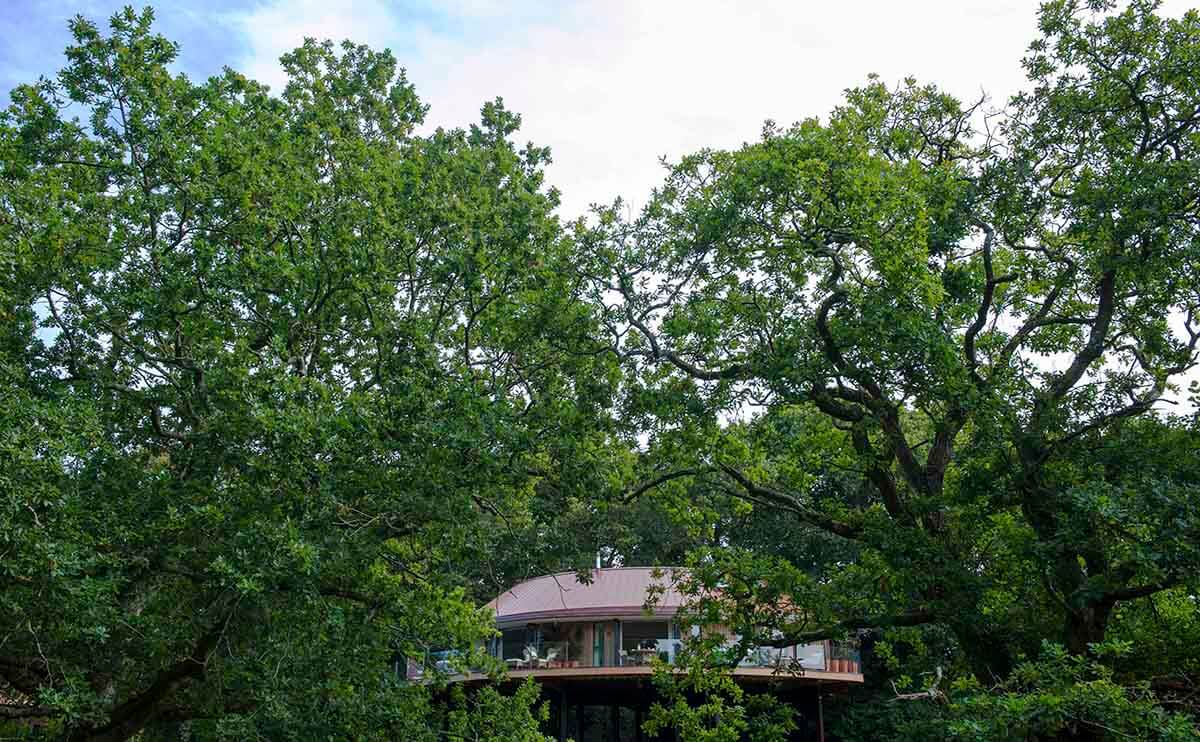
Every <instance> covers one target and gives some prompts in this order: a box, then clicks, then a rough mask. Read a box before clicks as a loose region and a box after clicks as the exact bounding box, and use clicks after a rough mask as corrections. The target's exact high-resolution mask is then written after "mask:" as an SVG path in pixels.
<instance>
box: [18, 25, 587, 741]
mask: <svg viewBox="0 0 1200 742" xmlns="http://www.w3.org/2000/svg"><path fill="white" fill-rule="evenodd" d="M151 20H152V15H151V13H150V12H149V11H146V12H144V13H142V14H135V13H133V11H128V10H127V11H126V12H124V13H122V14H119V15H117V16H115V17H114V18H113V19H112V23H111V30H110V31H109V32H108V33H103V32H101V30H100V29H99V28H98V27H97V26H95V25H93V24H92V23H90V22H88V21H86V20H84V19H77V20H76V21H74V23H73V24H72V30H73V32H74V35H75V44H74V45H73V46H71V47H70V48H69V49H68V51H67V56H68V58H69V66H68V67H67V68H66V69H65V70H63V71H62V73H61V74H60V75H59V76H58V77H57V78H56V79H55V80H43V81H41V82H40V83H38V84H35V85H29V86H25V87H22V88H18V89H17V90H16V91H14V94H13V102H12V105H11V106H10V107H9V108H8V109H7V111H5V113H4V114H3V118H2V119H0V163H2V165H0V241H2V242H3V245H4V250H3V277H2V281H3V283H2V284H0V302H2V304H0V314H2V315H3V318H4V321H3V323H2V327H3V333H4V337H3V341H2V345H0V374H2V375H3V385H2V387H0V388H2V390H3V391H2V394H3V403H2V404H0V417H2V419H3V423H2V424H0V430H2V431H3V432H2V434H0V435H2V437H0V440H2V443H0V458H2V461H3V465H2V466H0V471H3V473H2V474H0V491H2V492H3V493H4V495H3V500H2V502H3V506H2V508H0V534H2V535H0V553H2V554H3V566H2V567H0V584H2V585H3V590H2V591H0V605H2V606H3V609H2V610H0V616H2V618H0V635H3V637H4V638H3V641H2V643H0V679H2V680H3V684H2V685H0V687H2V688H3V689H4V693H5V696H6V698H7V697H8V696H10V695H13V696H14V697H16V695H15V694H19V697H20V698H21V699H24V700H25V701H27V702H28V703H22V704H19V705H18V706H17V707H15V708H9V707H5V708H4V709H3V710H4V711H5V713H6V715H9V714H14V715H17V716H21V717H24V718H35V719H43V720H46V721H48V722H49V723H50V728H52V729H62V730H64V732H65V733H69V736H70V738H72V739H80V740H83V739H125V738H128V737H129V736H130V735H132V734H134V733H136V732H138V731H139V730H142V729H144V728H145V727H146V726H147V725H149V724H154V723H160V722H163V723H165V722H174V721H183V720H202V719H207V720H215V721H214V722H204V723H213V724H216V726H215V727H213V728H214V729H218V730H219V733H220V734H221V735H224V736H230V735H232V736H237V737H245V738H248V737H252V736H256V735H258V736H265V737H269V738H279V737H281V736H289V737H303V738H307V737H323V738H327V737H330V736H338V737H349V736H359V735H363V734H367V735H369V736H377V737H387V738H396V737H401V736H403V737H408V738H412V739H427V738H428V739H432V737H429V735H430V734H433V733H434V732H436V730H437V725H436V724H433V725H432V726H430V727H429V728H428V729H426V728H425V726H423V719H425V718H426V716H428V714H430V713H433V711H434V710H433V709H431V707H429V705H428V700H429V691H428V689H426V688H424V687H420V686H401V685H400V684H399V683H398V682H397V681H398V679H397V678H394V677H393V679H392V681H390V682H389V681H388V680H387V678H388V676H389V674H391V675H394V672H393V668H394V664H395V663H396V662H397V661H398V659H399V658H402V657H407V658H417V659H420V658H422V657H423V656H424V654H425V652H426V650H427V649H429V648H430V647H457V648H460V649H463V650H467V649H469V648H470V647H472V646H473V644H474V643H475V642H476V641H478V640H479V639H480V638H482V637H485V636H487V635H488V633H489V632H490V631H491V623H490V617H489V616H488V615H486V614H485V612H483V611H481V610H480V609H479V607H478V606H479V605H480V604H481V603H482V602H483V601H484V600H486V598H487V597H488V596H490V595H491V594H494V593H495V592H498V591H499V590H500V589H501V588H502V587H503V586H505V585H507V583H509V582H510V581H511V580H512V578H513V576H524V575H525V574H527V573H529V572H533V573H537V572H540V571H542V569H544V568H545V565H543V564H541V563H539V561H538V560H542V561H546V560H551V559H555V558H560V557H556V552H554V551H553V549H552V548H549V547H547V548H545V549H543V544H542V542H541V541H539V540H538V539H537V538H536V532H535V531H533V530H532V529H533V524H534V523H535V522H536V519H537V518H538V514H537V511H536V509H535V507H534V505H533V502H534V498H535V495H537V492H536V490H537V488H538V487H541V488H543V489H545V488H554V492H555V493H556V494H555V496H556V497H559V498H564V499H565V498H568V497H570V496H573V494H575V493H578V492H580V491H586V490H587V489H589V488H594V485H593V483H592V482H591V481H590V479H589V477H591V476H595V475H594V474H588V471H589V469H588V468H587V467H586V466H584V467H583V468H582V469H580V470H579V471H572V472H570V474H569V475H567V469H568V468H569V467H570V466H574V465H578V464H579V462H586V460H588V459H589V457H591V456H592V454H591V453H590V452H589V451H590V450H591V449H595V450H597V451H601V450H602V449H603V448H604V446H605V445H606V444H605V440H606V439H607V433H606V432H605V425H604V422H603V421H604V415H603V414H601V412H602V411H603V410H604V409H605V408H606V406H607V395H608V393H609V392H608V386H609V382H608V378H609V376H610V375H611V369H608V368H606V367H605V364H606V363H608V364H609V365H611V363H610V362H608V361H607V360H606V359H604V358H596V357H589V356H579V355H576V354H571V353H569V352H567V351H565V350H564V348H567V347H569V346H570V344H571V343H572V342H574V341H573V338H575V337H577V336H582V335H583V334H584V333H587V332H588V325H589V322H590V318H589V315H588V312H587V310H586V307H585V305H583V304H581V303H580V302H578V301H577V300H576V298H575V293H576V285H575V284H573V283H572V280H571V274H570V272H569V271H568V270H566V263H567V261H568V259H569V257H570V256H569V253H568V252H567V251H566V250H565V246H566V243H565V242H564V241H563V240H562V239H561V235H560V229H559V227H558V222H557V219H556V218H555V217H554V215H553V209H554V207H555V204H556V195H555V193H554V192H553V191H552V190H549V189H547V188H546V187H545V185H544V183H543V177H542V167H543V165H544V164H545V162H546V161H547V157H548V153H547V151H546V150H545V149H542V148H539V147H536V146H533V145H529V146H526V147H518V146H517V145H515V144H514V143H513V142H512V140H511V135H512V134H513V133H514V132H515V131H516V129H517V127H518V125H519V122H520V119H519V117H517V116H516V115H515V114H513V113H511V112H509V111H508V110H506V109H505V108H504V106H503V105H502V103H501V102H500V101H495V102H491V103H487V104H486V105H484V106H483V110H482V118H481V121H480V123H479V124H478V125H476V126H472V127H471V128H470V129H468V130H449V131H447V130H440V129H439V130H437V131H436V132H434V133H432V134H429V135H425V136H420V135H417V134H416V133H415V130H416V127H417V126H418V125H419V124H420V123H421V121H422V120H423V117H424V115H425V113H426V108H425V106H424V105H422V104H421V102H420V101H419V99H418V98H417V96H416V94H415V93H414V91H413V89H412V86H411V85H410V84H409V83H408V82H407V81H406V79H405V77H404V75H403V73H402V72H400V71H398V70H397V67H396V62H395V60H394V59H393V58H392V57H391V55H390V54H388V53H386V52H385V53H379V52H373V51H371V50H369V49H366V48H364V47H359V46H354V45H351V44H349V43H346V44H344V45H342V46H340V47H337V46H334V45H332V44H330V43H317V42H313V41H309V42H307V43H305V45H304V46H303V47H301V48H299V49H297V50H296V51H294V52H292V53H290V54H288V55H286V56H285V57H284V58H283V64H284V68H285V70H286V71H287V74H288V80H289V82H288V84H287V86H286V87H285V88H284V89H283V90H282V91H279V93H278V94H277V95H273V94H271V93H270V92H269V91H268V90H267V89H266V88H265V87H263V86H262V85H260V84H258V83H256V82H254V81H252V80H248V79H246V78H245V77H243V76H241V75H239V74H237V73H236V72H233V71H231V70H227V71H226V72H225V73H223V74H222V75H220V76H217V77H213V78H211V79H209V80H206V81H204V82H200V83H197V82H193V81H191V80H188V79H187V78H185V77H184V76H182V75H175V74H172V73H171V72H169V65H170V64H171V62H172V60H173V59H174V58H175V55H176V53H177V47H176V45H175V44H173V43H171V42H169V41H167V40H165V39H163V38H162V37H160V36H157V35H155V34H154V33H153V31H152V29H151ZM76 116H81V117H83V118H82V120H80V119H79V118H76ZM551 546H552V545H551ZM518 547H522V548H521V549H518ZM543 551H544V552H545V553H544V554H543V553H542V552H543ZM553 565H554V566H557V562H553ZM197 723H200V722H197ZM422 730H424V731H422ZM505 738H506V739H508V738H513V737H508V736H506V737H505Z"/></svg>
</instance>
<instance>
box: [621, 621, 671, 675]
mask: <svg viewBox="0 0 1200 742" xmlns="http://www.w3.org/2000/svg"><path fill="white" fill-rule="evenodd" d="M669 637H670V626H669V625H668V623H667V622H666V621H626V622H625V623H623V624H621V660H622V663H623V664H626V665H648V664H650V662H651V661H652V660H653V659H654V658H655V657H657V656H659V655H660V654H663V653H667V654H669V650H668V649H667V647H666V643H667V641H668V639H669Z"/></svg>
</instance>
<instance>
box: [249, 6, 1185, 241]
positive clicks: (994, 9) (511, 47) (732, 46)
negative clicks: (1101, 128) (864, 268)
mask: <svg viewBox="0 0 1200 742" xmlns="http://www.w3.org/2000/svg"><path fill="white" fill-rule="evenodd" d="M1177 4H1179V2H1178V0H1177V2H1174V3H1169V5H1170V6H1173V5H1177ZM1037 5H1038V3H1037V0H926V2H922V3H900V2H890V1H889V2H877V1H872V0H844V1H843V2H830V1H828V0H805V1H797V0H763V1H761V2H719V1H717V0H652V1H647V0H582V1H581V2H577V3H569V4H568V3H563V4H562V5H561V6H559V7H557V8H556V7H555V6H554V5H548V4H544V3H538V2H533V1H532V0H504V1H502V0H451V1H449V2H434V0H426V2H425V3H424V4H423V5H421V6H419V8H418V10H417V11H416V12H413V11H412V9H411V6H410V9H409V10H408V11H404V10H401V9H400V8H399V6H396V5H391V4H388V3H387V2H385V1H384V0H350V1H348V2H341V3H336V4H334V3H327V2H322V1H321V0H299V1H298V2H297V1H293V0H273V2H271V3H268V4H267V5H264V6H261V7H260V8H259V9H258V10H256V11H254V12H251V13H249V14H245V15H242V16H240V17H239V18H238V24H239V26H240V27H241V29H242V30H244V31H245V32H246V34H247V35H248V36H249V38H250V39H251V41H252V47H251V49H250V52H249V54H248V55H247V57H246V59H245V60H243V63H242V64H241V65H240V68H241V69H242V70H243V71H245V72H246V73H247V74H250V75H252V76H254V77H257V78H258V79H261V80H264V81H267V82H270V83H272V85H273V87H276V88H277V87H278V85H279V83H280V82H281V80H282V77H281V73H280V72H279V69H278V64H277V63H276V60H277V58H278V57H279V55H280V54H281V53H283V52H284V51H286V50H288V49H291V48H293V47H295V46H296V45H298V44H299V43H300V42H301V40H302V39H303V37H304V36H315V37H318V38H332V39H335V40H341V39H343V38H351V39H353V40H355V41H357V42H361V43H366V44H370V45H371V46H374V47H377V48H382V47H385V46H386V47H390V48H392V49H393V50H394V51H396V52H397V57H398V58H399V60H400V63H401V65H403V66H404V67H406V68H407V69H408V72H409V77H410V78H411V79H412V80H413V82H414V83H415V84H416V86H417V92H418V93H419V94H420V95H421V97H422V98H423V99H424V100H425V101H426V102H427V103H429V104H431V106H432V110H431V112H430V115H429V123H430V124H431V125H432V126H438V125H444V126H461V125H465V124H468V123H470V122H472V121H474V120H476V118H477V114H478V110H479V107H480V105H481V104H482V103H483V102H484V101H486V100H490V99H492V98H494V97H496V96H497V95H500V96H503V97H504V99H505V101H506V103H507V104H508V106H509V107H510V108H512V109H513V110H516V111H518V112H520V113H521V114H522V115H523V117H524V128H523V130H522V132H521V134H520V136H521V137H522V138H524V139H528V140H531V141H534V142H536V143H537V144H541V145H550V147H551V148H552V150H553V152H554V159H555V162H554V164H553V165H552V166H551V168H550V171H549V178H550V181H551V182H552V183H554V184H555V185H557V186H558V187H559V188H561V189H562V191H563V214H564V216H568V217H570V216H575V215H578V214H580V213H582V212H583V211H584V210H585V209H586V208H587V205H588V204H589V203H591V202H597V201H599V202H607V201H609V200H611V199H612V198H613V197H615V196H618V195H620V196H623V197H625V198H626V199H627V200H630V201H633V202H634V203H635V204H637V203H641V202H644V200H645V196H646V194H647V193H648V191H649V189H650V188H651V187H652V186H653V184H654V183H656V182H657V181H658V180H659V178H660V175H661V170H660V168H659V166H658V158H659V157H660V156H662V155H666V156H668V157H670V158H676V157H679V156H680V155H683V154H685V153H687V152H690V151H693V150H696V149H699V148H701V147H705V146H715V147H732V146H737V145H738V144H740V143H742V142H744V141H748V140H752V139H755V138H756V137H757V136H758V132H759V130H760V128H761V126H762V123H763V121H764V120H765V119H767V118H772V119H775V120H777V121H779V122H780V123H785V124H786V123H790V122H792V121H795V120H798V119H801V118H805V117H808V116H816V115H824V114H826V113H828V111H829V110H830V109H831V108H832V107H833V106H834V105H836V104H837V103H838V102H839V101H840V99H841V96H842V91H843V90H844V89H845V88H847V87H850V86H854V85H858V84H861V83H862V82H863V81H864V80H865V79H866V76H867V75H868V74H869V73H871V72H877V73H879V74H881V75H882V76H883V78H884V79H885V80H887V81H889V82H895V81H898V80H900V79H902V78H903V77H905V76H907V75H913V76H915V77H917V78H918V79H920V80H922V81H927V82H935V83H937V84H939V85H941V86H942V87H944V88H945V89H947V90H949V91H950V92H952V93H954V94H956V95H958V96H959V97H961V98H974V97H977V96H978V95H979V94H980V93H981V92H982V91H986V92H987V93H988V94H989V95H990V96H991V97H992V99H993V100H994V101H997V102H999V101H1003V100H1004V99H1005V98H1007V97H1008V96H1009V95H1011V94H1012V93H1014V92H1016V91H1017V90H1018V89H1019V88H1020V87H1021V85H1022V82H1023V75H1022V71H1021V67H1020V59H1021V57H1022V55H1023V53H1024V50H1025V47H1026V45H1027V44H1028V42H1029V41H1030V40H1032V39H1033V38H1034V36H1035V13H1036V10H1037ZM548 8H549V9H550V10H547V9H548ZM430 16H436V17H437V18H438V19H439V20H440V21H442V22H440V23H438V24H437V25H436V27H435V26H432V25H430V24H429V23H428V22H422V18H426V19H428V18H429V17H430Z"/></svg>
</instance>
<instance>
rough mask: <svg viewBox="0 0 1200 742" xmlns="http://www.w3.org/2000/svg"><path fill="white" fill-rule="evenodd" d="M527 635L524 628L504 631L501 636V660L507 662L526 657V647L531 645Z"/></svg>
mask: <svg viewBox="0 0 1200 742" xmlns="http://www.w3.org/2000/svg"><path fill="white" fill-rule="evenodd" d="M527 633H528V632H526V631H525V628H524V627H521V628H516V629H504V631H502V632H501V636H500V650H501V654H500V658H501V659H505V660H507V659H521V658H522V657H524V655H525V645H526V644H528V643H529V642H528V637H527Z"/></svg>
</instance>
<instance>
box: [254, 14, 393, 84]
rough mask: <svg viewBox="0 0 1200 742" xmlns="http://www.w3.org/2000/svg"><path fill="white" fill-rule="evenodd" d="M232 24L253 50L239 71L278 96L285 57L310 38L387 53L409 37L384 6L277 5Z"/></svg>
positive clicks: (282, 81) (282, 80) (282, 77)
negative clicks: (351, 43)
mask: <svg viewBox="0 0 1200 742" xmlns="http://www.w3.org/2000/svg"><path fill="white" fill-rule="evenodd" d="M231 20H232V22H233V25H234V26H235V27H236V28H237V29H238V30H240V31H241V32H243V33H244V34H245V36H246V38H247V39H248V40H249V44H250V46H249V49H248V50H247V53H246V56H245V58H244V59H242V60H240V63H239V64H237V65H235V67H236V68H237V70H238V71H239V72H241V73H243V74H245V75H246V76H247V77H251V78H253V79H255V80H258V81H259V82H264V83H267V84H268V85H270V86H271V89H272V90H274V91H276V92H279V91H281V90H282V89H283V85H284V83H285V82H286V78H285V76H284V74H283V70H282V69H281V68H280V66H279V57H280V56H282V55H283V54H284V53H286V52H289V51H291V50H292V49H295V48H296V47H298V46H300V45H301V44H302V43H304V39H305V37H310V36H311V37H313V38H315V39H320V40H324V39H333V40H334V41H342V40H343V39H350V40H352V41H354V42H356V43H359V44H367V45H369V46H371V47H374V48H377V49H382V48H384V47H387V46H391V45H393V44H395V42H396V40H397V39H398V38H402V33H403V29H402V26H401V20H400V18H398V17H397V16H396V15H395V14H394V12H393V11H392V9H391V8H389V6H388V4H387V3H386V2H384V1H383V0H343V1H342V2H337V3H330V2H325V1H324V0H275V2H271V3H268V4H266V5H262V6H259V7H258V8H256V9H255V10H252V11H250V12H247V13H238V14H236V15H234V16H232V18H231Z"/></svg>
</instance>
